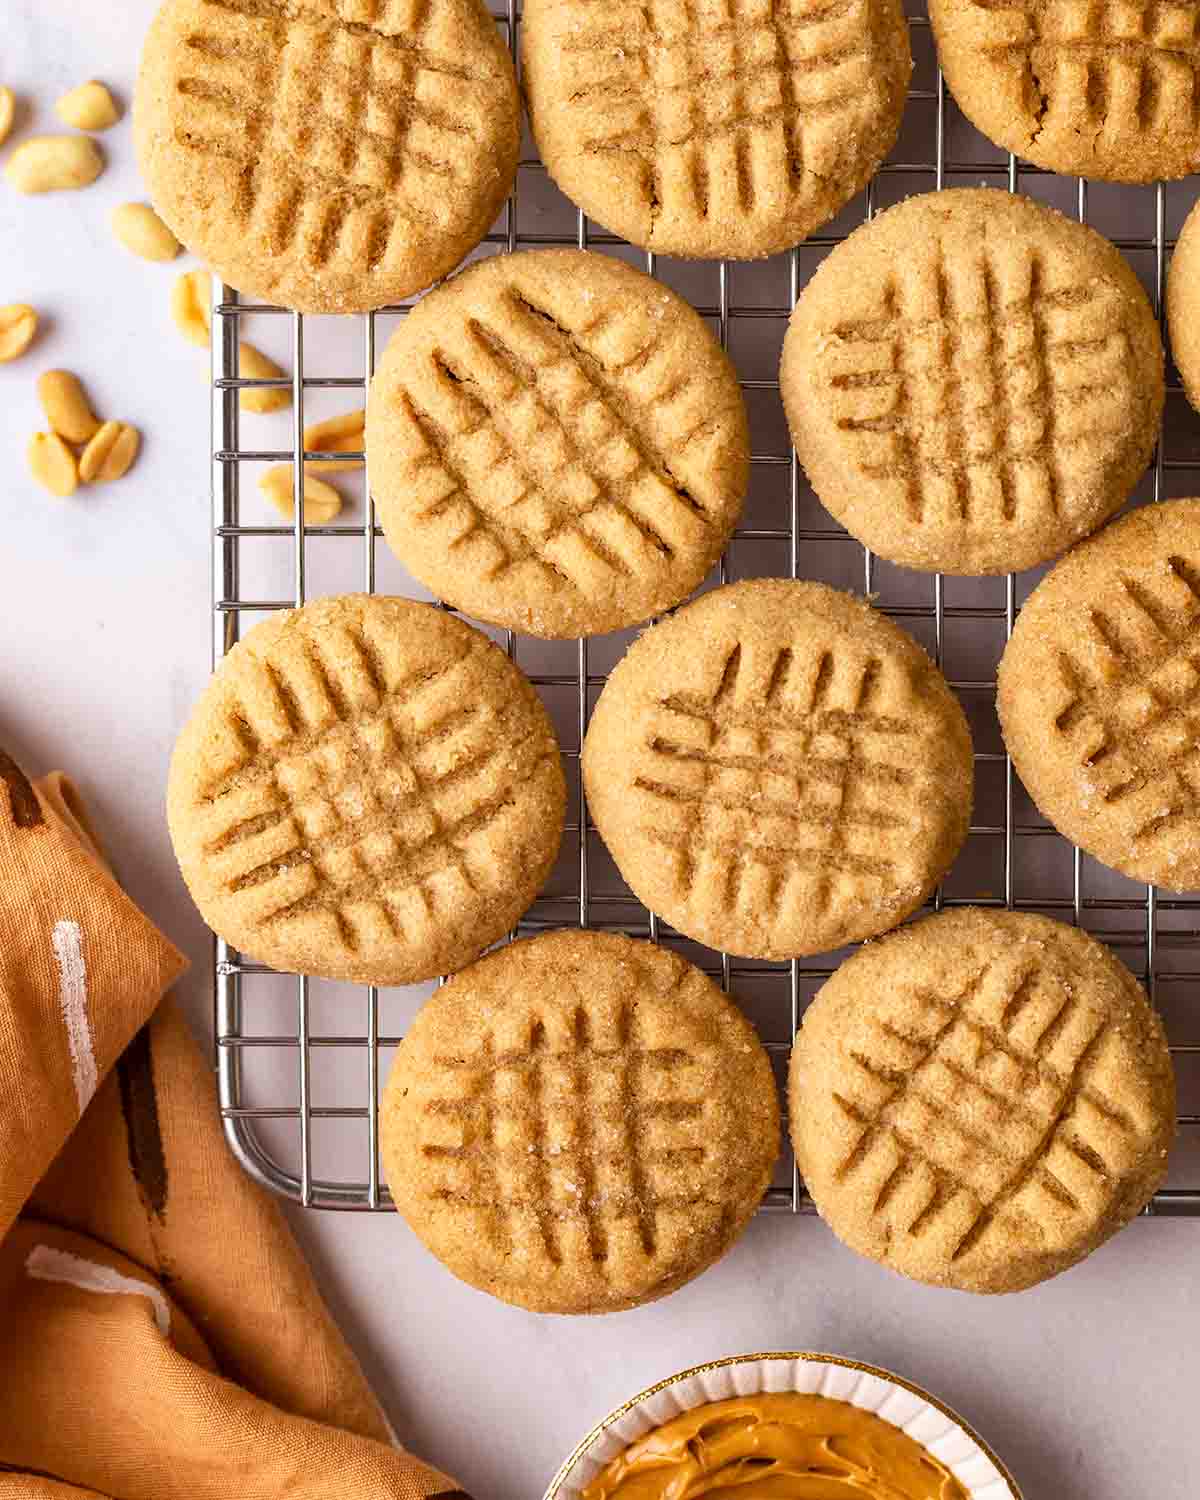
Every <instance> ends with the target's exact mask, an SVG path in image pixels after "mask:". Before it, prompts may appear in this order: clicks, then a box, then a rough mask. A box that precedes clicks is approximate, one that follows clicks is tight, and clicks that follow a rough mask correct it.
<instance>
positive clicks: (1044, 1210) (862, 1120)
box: [788, 908, 1175, 1292]
mask: <svg viewBox="0 0 1200 1500" xmlns="http://www.w3.org/2000/svg"><path fill="white" fill-rule="evenodd" d="M788 1102H789V1118H790V1120H791V1131H792V1140H793V1144H794V1146H795V1151H796V1164H797V1167H798V1168H799V1170H800V1174H801V1176H802V1177H803V1179H804V1182H805V1186H806V1187H807V1188H808V1191H809V1193H810V1194H811V1195H812V1197H813V1200H814V1202H815V1203H816V1206H817V1209H818V1212H819V1213H820V1214H821V1217H822V1218H823V1219H824V1220H825V1221H826V1223H827V1224H828V1225H829V1227H830V1228H831V1229H832V1230H833V1232H834V1233H835V1234H836V1235H837V1236H838V1237H839V1238H840V1239H842V1240H843V1241H845V1243H846V1244H848V1245H849V1246H851V1248H852V1249H855V1250H857V1251H858V1252H859V1253H860V1254H862V1255H866V1256H869V1257H870V1258H871V1259H873V1260H878V1261H881V1262H882V1263H883V1264H884V1265H886V1266H888V1267H890V1268H891V1269H892V1270H894V1271H899V1272H901V1273H902V1274H903V1275H906V1276H911V1277H913V1278H914V1279H915V1280H917V1281H927V1282H931V1283H933V1284H935V1285H938V1286H950V1287H956V1288H959V1289H960V1290H963V1291H971V1292H1011V1291H1020V1290H1021V1289H1023V1288H1025V1287H1029V1286H1033V1285H1034V1284H1036V1283H1037V1282H1039V1281H1044V1280H1045V1279H1046V1278H1047V1277H1050V1276H1053V1275H1056V1274H1057V1273H1058V1272H1059V1271H1064V1270H1066V1269H1067V1268H1068V1267H1069V1266H1072V1265H1074V1264H1075V1263H1076V1262H1077V1261H1079V1260H1082V1259H1083V1257H1084V1256H1085V1255H1088V1254H1089V1253H1090V1252H1091V1251H1092V1250H1095V1249H1096V1248H1097V1246H1099V1245H1101V1244H1103V1243H1104V1241H1105V1240H1107V1239H1108V1238H1109V1237H1110V1236H1111V1235H1113V1234H1115V1233H1116V1231H1117V1230H1118V1229H1120V1228H1121V1227H1122V1226H1123V1225H1124V1224H1126V1223H1127V1222H1128V1221H1129V1220H1130V1219H1131V1218H1133V1216H1134V1215H1135V1214H1136V1213H1138V1211H1139V1210H1140V1209H1141V1208H1142V1207H1143V1205H1144V1204H1145V1203H1146V1202H1147V1201H1148V1200H1149V1198H1150V1197H1151V1195H1152V1194H1153V1193H1154V1191H1155V1190H1156V1189H1157V1188H1158V1186H1159V1185H1160V1184H1161V1182H1162V1179H1163V1177H1164V1176H1165V1174H1166V1166H1167V1153H1168V1150H1169V1148H1170V1144H1171V1140H1172V1138H1173V1136H1174V1134H1175V1083H1174V1075H1173V1069H1172V1066H1171V1057H1170V1053H1169V1052H1168V1050H1167V1039H1166V1035H1165V1033H1164V1031H1163V1027H1162V1022H1161V1021H1160V1020H1159V1018H1158V1016H1157V1014H1156V1013H1155V1012H1154V1010H1153V1008H1152V1007H1151V1006H1150V1004H1149V1003H1148V1001H1147V999H1146V996H1145V994H1144V993H1143V991H1142V988H1141V986H1140V985H1139V984H1138V983H1137V982H1136V981H1135V979H1134V978H1133V976H1132V974H1130V972H1129V970H1128V969H1126V968H1125V966H1124V965H1123V964H1122V963H1121V962H1120V961H1119V960H1118V959H1117V958H1116V957H1115V955H1114V954H1112V953H1111V952H1110V951H1109V950H1108V949H1107V948H1106V947H1105V946H1104V945H1103V944H1102V943H1099V942H1097V941H1096V939H1095V938H1093V937H1091V936H1090V935H1089V934H1087V933H1085V932H1082V931H1080V930H1079V929H1078V928H1074V927H1068V926H1066V925H1065V924H1064V923H1061V922H1053V921H1050V920H1049V919H1047V918H1046V917H1039V916H1033V915H1030V914H1027V913H1024V912H1006V911H990V910H988V911H985V910H981V909H978V908H963V909H960V910H957V911H952V912H942V913H940V914H939V915H937V916H933V917H927V918H926V919H925V920H924V921H921V922H917V923H915V924H914V925H913V926H911V927H906V928H904V929H903V930H901V931H900V932H894V933H891V934H890V935H889V936H887V937H885V938H882V939H881V940H880V941H879V942H877V943H869V944H867V945H866V946H865V947H864V948H862V949H860V950H859V951H858V952H857V953H856V954H855V955H854V956H853V957H852V958H850V959H848V960H847V961H846V962H845V963H844V964H843V965H842V966H841V968H840V969H838V971H837V972H836V973H835V974H834V975H833V977H832V978H831V979H829V980H828V981H827V982H826V983H825V984H824V985H823V986H822V988H821V989H820V991H819V992H818V993H817V995H816V997H815V999H814V1000H813V1001H812V1004H811V1005H810V1006H809V1008H808V1010H807V1012H806V1013H805V1016H804V1020H803V1023H802V1025H801V1028H800V1031H799V1033H798V1035H797V1038H796V1046H795V1049H794V1051H793V1053H792V1061H791V1071H790V1080H789V1100H788Z"/></svg>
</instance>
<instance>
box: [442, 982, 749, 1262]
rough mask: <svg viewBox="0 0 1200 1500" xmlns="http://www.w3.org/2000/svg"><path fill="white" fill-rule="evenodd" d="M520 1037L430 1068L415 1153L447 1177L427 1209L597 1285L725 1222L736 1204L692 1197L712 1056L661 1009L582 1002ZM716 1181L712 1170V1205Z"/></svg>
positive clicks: (697, 1192) (500, 1248) (703, 1148)
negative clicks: (595, 1276)
mask: <svg viewBox="0 0 1200 1500" xmlns="http://www.w3.org/2000/svg"><path fill="white" fill-rule="evenodd" d="M631 967H632V968H633V969H634V971H635V972H636V969H637V965H636V964H634V965H631ZM686 977H687V970H686V969H683V970H681V982H682V980H684V979H686ZM526 1033H527V1034H526V1035H525V1036H524V1037H523V1038H522V1040H521V1042H520V1044H519V1045H516V1046H513V1045H510V1044H508V1043H503V1044H502V1043H498V1042H497V1039H496V1037H495V1036H494V1035H493V1034H492V1032H491V1031H488V1032H485V1034H484V1035H483V1037H482V1038H481V1039H480V1040H479V1041H478V1042H476V1041H475V1039H474V1038H471V1039H469V1045H466V1046H465V1047H464V1051H463V1054H462V1055H461V1056H458V1055H456V1056H446V1055H443V1056H436V1057H434V1058H433V1059H432V1062H431V1064H430V1066H431V1069H432V1072H433V1074H434V1076H435V1077H436V1078H437V1079H438V1080H439V1082H438V1086H439V1087H441V1088H442V1093H440V1094H438V1095H436V1096H435V1097H432V1098H430V1099H429V1100H427V1101H426V1103H425V1106H424V1114H425V1130H424V1135H425V1141H424V1144H423V1145H422V1146H421V1148H420V1149H421V1152H422V1154H423V1155H424V1157H425V1158H426V1159H427V1160H428V1161H430V1162H436V1163H438V1164H440V1166H441V1168H442V1171H441V1173H440V1174H439V1179H438V1182H437V1184H436V1185H434V1186H432V1187H431V1188H430V1189H429V1194H430V1196H431V1197H432V1199H434V1200H435V1201H437V1202H438V1203H439V1204H441V1205H443V1206H445V1207H446V1208H448V1209H450V1210H455V1209H458V1210H464V1211H466V1212H468V1213H470V1214H471V1215H472V1217H473V1219H474V1221H475V1222H476V1224H477V1225H478V1228H479V1230H480V1232H482V1233H483V1234H485V1235H486V1236H487V1239H488V1242H489V1244H490V1246H491V1248H492V1250H493V1251H494V1252H495V1253H496V1254H497V1255H499V1256H501V1257H507V1256H509V1255H511V1254H512V1253H513V1250H514V1246H521V1247H523V1249H522V1253H523V1254H528V1253H530V1250H529V1247H530V1245H531V1242H532V1244H533V1245H534V1246H535V1247H536V1249H535V1250H534V1251H533V1253H534V1254H535V1255H536V1257H537V1258H538V1259H541V1260H544V1262H546V1263H549V1264H550V1265H552V1266H560V1265H564V1264H565V1265H579V1264H585V1263H586V1264H591V1265H592V1266H594V1267H595V1268H596V1270H597V1272H598V1273H599V1274H601V1275H603V1274H604V1268H605V1266H606V1265H608V1264H609V1263H610V1262H611V1263H613V1264H615V1265H625V1264H628V1262H629V1260H630V1258H631V1257H632V1258H633V1259H634V1260H635V1261H638V1262H641V1263H645V1262H647V1261H648V1262H653V1261H654V1260H655V1259H656V1258H657V1257H659V1256H662V1255H667V1254H671V1253H674V1250H675V1249H676V1248H678V1242H679V1240H680V1237H681V1235H682V1236H683V1237H684V1238H685V1239H686V1235H687V1233H694V1232H695V1228H696V1226H697V1224H699V1223H700V1222H701V1221H702V1220H705V1219H713V1218H714V1217H715V1219H716V1220H717V1221H719V1222H720V1223H724V1220H725V1216H726V1215H727V1214H728V1213H730V1212H731V1208H730V1206H729V1205H727V1204H725V1203H724V1202H723V1201H721V1200H720V1198H719V1197H717V1196H710V1194H708V1193H706V1192H705V1191H703V1190H701V1189H699V1188H698V1187H697V1171H698V1169H699V1168H703V1167H704V1164H705V1163H706V1162H707V1161H709V1157H710V1149H709V1146H708V1144H707V1143H706V1129H705V1116H706V1100H705V1096H704V1093H703V1092H702V1090H701V1088H700V1086H699V1078H700V1072H699V1065H700V1064H701V1063H702V1062H703V1061H705V1059H703V1058H702V1055H701V1054H702V1052H703V1050H704V1049H697V1048H696V1047H695V1046H680V1045H672V1044H671V1043H670V1025H669V1017H667V1016H666V1015H665V1014H659V1012H658V1010H657V1009H655V1008H653V1007H651V1008H649V1009H647V1008H645V1007H643V1006H641V1005H638V1004H632V1003H626V1004H622V1005H620V1006H617V1007H615V1008H609V1007H594V1006H592V1005H590V1004H589V1003H588V1001H587V999H586V998H584V997H581V998H580V1000H579V1003H578V1004H576V1005H575V1006H574V1007H573V1009H572V1008H570V1007H564V1008H559V1009H554V1010H552V1011H548V1012H547V1013H546V1016H545V1018H544V1019H538V1018H536V1017H532V1016H531V1017H530V1018H529V1020H528V1024H527V1027H526ZM437 1137H440V1139H437ZM721 1181H722V1170H721V1169H720V1167H719V1164H715V1170H713V1176H712V1182H711V1184H710V1188H711V1192H712V1193H713V1194H716V1193H718V1192H719V1188H720V1184H721ZM689 1224H690V1226H691V1227H690V1230H689V1228H688V1226H689ZM664 1225H669V1226H670V1227H669V1229H667V1230H666V1231H665V1232H664ZM512 1269H513V1270H514V1271H521V1270H524V1269H525V1268H524V1267H519V1266H514V1267H512Z"/></svg>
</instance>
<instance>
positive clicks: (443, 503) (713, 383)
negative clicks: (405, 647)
mask: <svg viewBox="0 0 1200 1500" xmlns="http://www.w3.org/2000/svg"><path fill="white" fill-rule="evenodd" d="M367 448H368V451H369V454H370V462H371V479H372V486H373V490H374V494H375V499H376V502H377V504H378V506H379V511H380V516H381V518H382V521H383V525H384V528H385V530H386V532H387V536H388V540H389V542H390V543H391V545H392V547H393V548H394V549H395V551H396V553H397V554H398V555H399V556H400V558H401V559H403V561H404V562H405V563H406V564H407V565H408V566H409V567H410V568H411V570H412V571H413V573H415V574H416V576H417V577H418V578H420V579H421V581H422V582H423V583H425V584H426V585H427V586H428V587H429V588H430V589H432V590H433V591H434V592H435V593H436V594H437V595H438V596H439V597H441V598H443V599H448V600H450V601H451V602H452V603H454V604H456V605H458V606H459V607H460V608H462V609H464V610H466V611H467V612H468V613H469V614H472V615H474V616H475V617H476V618H478V619H484V620H491V621H493V622H495V623H497V624H502V625H509V626H513V627H515V628H516V629H519V630H523V631H526V632H527V633H529V634H532V635H540V636H577V635H592V634H595V633H597V632H600V631H605V630H615V629H618V628H620V627H622V626H625V625H632V624H637V623H639V622H640V621H642V620H645V619H647V618H648V617H649V616H650V615H652V614H656V613H659V612H661V611H663V610H666V609H668V608H670V607H671V606H672V605H674V604H678V602H679V601H680V600H681V599H683V598H685V597H686V596H687V594H689V593H690V592H691V591H692V589H693V588H695V587H696V585H697V584H698V583H700V582H701V580H702V579H703V578H704V576H705V574H706V573H707V572H708V571H709V569H710V568H711V567H712V566H713V564H714V563H715V562H716V560H717V558H718V557H719V556H720V553H721V550H722V549H723V547H724V546H725V543H726V541H727V540H728V538H729V535H730V532H731V531H732V530H733V526H734V523H735V522H736V520H737V517H738V513H739V511H740V509H741V504H742V498H743V496H744V494H745V490H746V483H747V478H748V470H749V436H748V431H747V423H746V412H745V407H744V405H743V402H742V398H741V392H740V391H739V389H738V384H737V376H736V374H735V373H734V370H733V366H732V365H731V364H730V362H729V360H728V359H727V358H726V357H725V355H724V354H723V353H722V351H721V349H720V347H719V345H718V344H717V342H716V340H715V339H714V338H713V336H712V334H711V333H710V332H709V331H708V329H707V327H706V326H705V324H704V323H703V321H702V320H701V318H700V317H699V316H698V315H697V314H696V313H695V312H693V310H692V309H691V308H690V307H689V306H688V305H687V304H686V303H685V302H684V301H683V299H682V298H681V297H678V296H676V294H675V293H674V292H672V291H670V290H669V289H668V288H666V287H664V286H662V285H660V284H659V283H658V282H655V281H653V280H651V278H650V277H649V276H646V275H643V274H642V272H640V271H635V270H634V269H633V268H632V267H630V266H626V265H624V264H622V263H621V262H620V261H617V260H614V259H612V258H610V257H608V256H603V255H595V254H588V253H585V252H583V251H573V250H559V251H553V250H550V251H536V252H529V253H523V254H520V255H506V256H495V257H493V258H491V259H490V260H486V261H482V262H480V263H477V264H476V265H473V266H471V267H470V268H469V269H468V270H466V271H464V272H462V274H461V275H459V276H456V277H454V278H453V280H451V281H449V282H447V283H446V285H444V286H441V287H438V288H437V289H436V290H435V291H432V292H430V293H429V295H428V296H427V297H425V298H424V299H423V300H422V301H421V302H420V303H419V304H418V306H417V307H416V309H415V310H414V311H413V312H412V313H410V314H409V316H408V317H407V318H406V319H405V320H404V322H403V323H402V324H401V325H400V327H399V329H398V330H397V332H396V334H395V335H394V336H393V338H392V341H391V343H390V344H389V346H388V349H387V352H386V353H385V355H384V357H383V359H382V361H381V363H380V367H379V370H378V372H377V374H376V376H375V379H374V381H373V383H372V386H371V396H370V402H369V405H368V411H367Z"/></svg>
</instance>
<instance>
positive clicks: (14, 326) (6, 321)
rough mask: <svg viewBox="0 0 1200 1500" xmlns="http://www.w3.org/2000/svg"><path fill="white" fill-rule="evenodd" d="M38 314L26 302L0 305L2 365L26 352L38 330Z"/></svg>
mask: <svg viewBox="0 0 1200 1500" xmlns="http://www.w3.org/2000/svg"><path fill="white" fill-rule="evenodd" d="M37 326H38V316H37V313H35V312H34V310H33V308H32V307H27V306H26V305H25V303H24V302H10V303H9V304H8V306H7V307H0V365H3V364H7V363H8V361H9V360H10V359H16V358H17V357H18V355H21V354H24V353H25V351H26V349H28V348H29V346H30V344H32V343H33V336H34V334H35V333H36V332H37Z"/></svg>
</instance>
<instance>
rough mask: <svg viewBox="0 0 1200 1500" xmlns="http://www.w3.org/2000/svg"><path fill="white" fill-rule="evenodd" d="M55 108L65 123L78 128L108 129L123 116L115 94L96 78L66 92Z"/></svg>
mask: <svg viewBox="0 0 1200 1500" xmlns="http://www.w3.org/2000/svg"><path fill="white" fill-rule="evenodd" d="M54 108H55V109H56V110H57V111H58V118H59V119H60V120H61V121H62V122H63V124H64V125H74V127H75V129H76V130H107V129H108V127H109V126H110V125H115V124H116V123H117V121H118V120H119V119H120V118H121V111H120V110H119V109H118V108H117V105H116V101H115V100H114V99H113V96H112V95H111V94H110V93H109V92H108V90H107V89H106V88H105V87H104V85H103V84H102V83H97V82H96V80H95V79H94V78H93V79H92V80H91V82H90V83H81V84H80V85H79V87H78V88H77V89H72V90H71V92H70V93H69V94H64V95H63V96H62V98H61V99H60V100H59V101H58V103H57V104H56V105H55V106H54Z"/></svg>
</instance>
